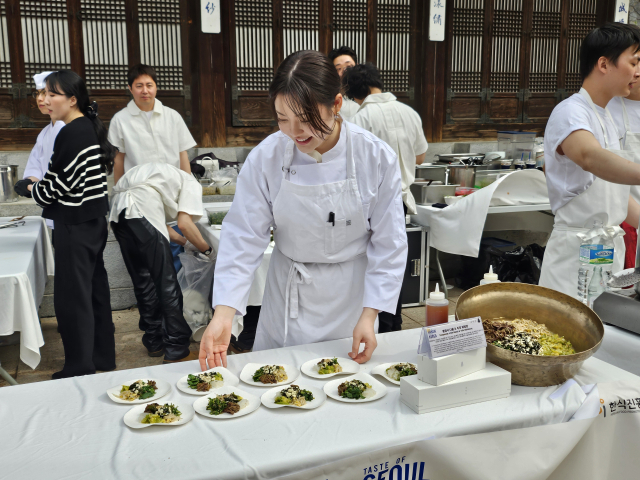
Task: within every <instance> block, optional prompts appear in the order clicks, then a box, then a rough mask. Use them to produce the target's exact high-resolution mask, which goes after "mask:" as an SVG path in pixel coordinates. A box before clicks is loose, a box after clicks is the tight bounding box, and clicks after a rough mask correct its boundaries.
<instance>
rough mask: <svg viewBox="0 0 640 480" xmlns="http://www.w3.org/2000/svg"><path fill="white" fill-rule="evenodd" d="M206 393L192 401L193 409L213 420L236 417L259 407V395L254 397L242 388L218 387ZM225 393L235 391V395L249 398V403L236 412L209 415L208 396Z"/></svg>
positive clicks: (213, 396) (212, 396) (214, 396)
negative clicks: (204, 395)
mask: <svg viewBox="0 0 640 480" xmlns="http://www.w3.org/2000/svg"><path fill="white" fill-rule="evenodd" d="M207 393H208V395H207V396H206V397H202V398H199V399H197V400H196V401H195V402H193V409H194V410H195V411H196V412H197V413H199V414H200V415H202V416H203V417H206V418H212V419H214V420H218V419H225V418H238V417H242V416H243V415H249V414H250V413H251V412H255V411H256V410H257V409H258V408H260V397H256V396H255V395H251V394H250V393H247V392H245V391H244V390H240V389H239V388H236V387H226V386H225V387H220V388H216V389H215V390H214V391H213V392H207ZM226 393H235V394H236V395H240V396H241V397H242V398H246V399H247V400H249V405H247V406H246V407H244V408H243V409H242V410H240V411H238V413H234V414H233V415H231V414H230V413H221V414H220V415H211V413H209V410H207V405H208V404H209V398H216V395H223V394H226Z"/></svg>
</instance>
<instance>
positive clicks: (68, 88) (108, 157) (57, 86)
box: [47, 70, 117, 175]
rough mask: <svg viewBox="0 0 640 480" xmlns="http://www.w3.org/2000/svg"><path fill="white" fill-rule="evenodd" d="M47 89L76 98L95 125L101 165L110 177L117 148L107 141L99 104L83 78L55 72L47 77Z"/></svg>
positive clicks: (78, 107)
mask: <svg viewBox="0 0 640 480" xmlns="http://www.w3.org/2000/svg"><path fill="white" fill-rule="evenodd" d="M47 89H48V90H49V91H50V92H52V93H55V94H56V95H64V96H65V97H67V98H72V97H76V108H77V109H78V110H80V112H82V113H83V114H84V116H85V117H87V118H88V119H89V120H91V123H92V124H93V129H94V130H95V132H96V136H97V137H98V143H99V144H100V148H101V149H102V156H101V157H100V165H102V168H103V169H104V170H105V171H106V173H107V175H109V174H110V173H111V172H112V171H113V159H114V157H115V156H116V153H117V151H116V147H114V146H113V145H111V143H109V140H107V129H106V127H105V126H104V123H102V120H100V118H99V117H98V104H97V103H96V102H91V101H90V100H89V92H88V91H87V85H86V84H85V83H84V80H83V79H82V77H80V75H78V74H77V73H76V72H72V71H71V70H60V71H58V72H53V73H52V74H51V75H49V76H48V77H47Z"/></svg>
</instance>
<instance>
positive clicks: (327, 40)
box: [318, 0, 334, 55]
mask: <svg viewBox="0 0 640 480" xmlns="http://www.w3.org/2000/svg"><path fill="white" fill-rule="evenodd" d="M319 9H320V11H319V15H318V17H319V18H318V20H319V22H318V23H319V25H318V27H319V28H318V30H319V37H320V38H319V47H320V51H321V52H322V53H324V54H325V55H328V54H329V52H330V51H331V49H332V48H333V29H334V26H333V0H320V5H319Z"/></svg>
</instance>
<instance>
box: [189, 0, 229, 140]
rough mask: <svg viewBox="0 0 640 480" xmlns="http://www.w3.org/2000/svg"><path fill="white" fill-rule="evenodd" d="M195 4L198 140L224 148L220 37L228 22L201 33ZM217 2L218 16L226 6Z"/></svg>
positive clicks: (222, 49)
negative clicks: (198, 105) (220, 27)
mask: <svg viewBox="0 0 640 480" xmlns="http://www.w3.org/2000/svg"><path fill="white" fill-rule="evenodd" d="M197 3H198V8H197V15H196V18H195V20H196V21H195V22H194V25H192V27H193V28H196V29H197V30H198V45H197V47H198V48H197V51H198V56H197V62H198V65H199V69H198V70H199V75H198V77H199V82H198V83H199V88H198V98H197V99H194V101H197V102H198V103H199V104H200V131H201V135H200V142H199V143H200V146H201V147H224V146H226V144H227V132H226V121H225V117H226V99H225V94H224V92H225V85H224V83H225V82H224V79H225V68H224V41H223V36H224V35H229V34H230V32H229V31H228V25H225V23H226V22H221V23H222V32H221V33H202V27H201V23H200V8H199V3H200V2H197ZM220 4H221V7H222V9H223V11H222V12H221V18H226V17H225V12H224V9H225V8H228V5H227V4H226V2H220Z"/></svg>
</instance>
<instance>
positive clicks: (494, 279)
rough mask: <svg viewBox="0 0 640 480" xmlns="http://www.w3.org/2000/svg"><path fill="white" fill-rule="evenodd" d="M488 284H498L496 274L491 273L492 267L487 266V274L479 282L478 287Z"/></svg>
mask: <svg viewBox="0 0 640 480" xmlns="http://www.w3.org/2000/svg"><path fill="white" fill-rule="evenodd" d="M489 283H500V280H498V274H497V273H493V265H489V273H485V274H484V278H483V279H482V280H480V285H487V284H489Z"/></svg>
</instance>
